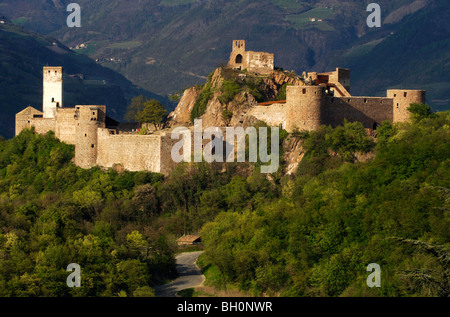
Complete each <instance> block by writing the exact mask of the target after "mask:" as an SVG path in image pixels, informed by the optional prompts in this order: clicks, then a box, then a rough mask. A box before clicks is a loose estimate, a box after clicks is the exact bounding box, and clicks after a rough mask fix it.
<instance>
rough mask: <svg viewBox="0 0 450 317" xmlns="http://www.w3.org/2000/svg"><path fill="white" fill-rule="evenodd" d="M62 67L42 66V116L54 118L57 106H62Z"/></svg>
mask: <svg viewBox="0 0 450 317" xmlns="http://www.w3.org/2000/svg"><path fill="white" fill-rule="evenodd" d="M63 71H64V70H63V68H62V67H60V66H59V67H49V66H45V67H44V81H43V82H44V84H43V98H42V108H43V113H44V118H55V116H56V111H57V109H58V108H62V106H63Z"/></svg>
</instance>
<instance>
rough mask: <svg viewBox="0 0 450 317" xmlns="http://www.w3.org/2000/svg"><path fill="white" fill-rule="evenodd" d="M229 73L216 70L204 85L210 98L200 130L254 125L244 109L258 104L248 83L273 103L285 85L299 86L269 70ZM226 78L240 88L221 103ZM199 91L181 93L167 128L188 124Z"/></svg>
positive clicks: (291, 76) (289, 76)
mask: <svg viewBox="0 0 450 317" xmlns="http://www.w3.org/2000/svg"><path fill="white" fill-rule="evenodd" d="M231 73H232V74H231V75H230V70H227V69H225V68H222V67H221V68H217V69H216V70H215V71H214V73H213V74H212V76H211V78H210V79H209V82H207V84H206V85H209V87H210V89H211V91H212V97H211V98H210V99H209V100H208V102H207V104H206V110H205V112H204V114H203V115H201V116H200V117H199V119H202V120H203V127H209V126H240V125H244V126H246V125H249V124H253V123H255V122H256V118H253V117H251V116H249V115H247V112H248V110H249V109H250V108H252V107H253V106H256V105H257V104H258V101H257V100H256V98H255V97H254V96H253V95H252V93H251V92H249V91H248V90H246V89H245V87H246V85H247V84H248V83H249V82H252V83H253V82H257V88H258V91H259V92H260V93H261V95H262V97H263V98H264V99H265V100H275V99H276V98H277V97H278V96H279V94H280V92H281V90H282V88H283V85H285V84H290V85H303V81H302V80H301V79H300V77H298V76H296V75H295V74H289V73H285V72H282V71H273V72H272V73H271V74H269V75H266V76H258V75H255V74H251V73H245V72H238V71H236V72H231ZM230 77H231V80H232V81H235V82H238V83H239V84H240V85H241V86H242V87H244V88H242V89H240V91H239V92H238V93H236V94H235V95H234V97H233V98H232V99H231V101H229V102H228V103H226V104H224V103H223V102H222V101H220V96H222V95H223V94H224V92H223V89H222V87H223V84H224V82H225V81H230ZM206 85H205V86H206ZM202 89H205V88H201V89H199V88H196V87H192V88H189V89H186V90H185V91H184V94H183V96H182V97H181V99H180V102H179V103H178V105H177V107H176V108H175V110H174V111H173V112H171V113H170V114H169V116H168V123H169V125H171V126H174V125H181V124H186V125H187V124H192V123H191V122H190V114H191V112H192V109H193V108H194V106H195V103H196V102H197V100H198V99H199V97H200V94H201V93H202ZM224 110H226V111H227V112H228V116H224Z"/></svg>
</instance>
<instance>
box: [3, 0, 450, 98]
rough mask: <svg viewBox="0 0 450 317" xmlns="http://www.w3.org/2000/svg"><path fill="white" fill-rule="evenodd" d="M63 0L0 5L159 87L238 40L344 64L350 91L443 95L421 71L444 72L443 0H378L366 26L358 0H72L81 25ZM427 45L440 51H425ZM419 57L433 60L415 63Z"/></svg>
mask: <svg viewBox="0 0 450 317" xmlns="http://www.w3.org/2000/svg"><path fill="white" fill-rule="evenodd" d="M69 2H71V1H70V0H52V1H50V0H35V1H33V2H30V1H26V0H2V2H1V4H0V11H1V12H3V13H4V14H5V15H7V16H8V17H10V18H11V19H14V21H16V22H17V23H22V24H23V25H25V26H27V27H29V28H31V29H32V30H34V31H37V32H40V33H42V34H51V35H52V36H55V37H56V38H58V39H59V40H60V41H62V42H63V43H65V44H66V45H68V46H73V47H76V46H77V45H80V44H87V48H80V49H79V50H77V52H80V53H83V54H86V55H88V56H90V57H91V58H93V59H96V60H98V63H100V64H101V65H103V66H106V67H109V68H111V69H114V70H116V71H118V72H120V73H121V74H123V75H124V76H126V78H128V79H129V80H130V81H132V82H133V83H134V84H138V85H139V86H141V87H143V88H145V89H148V90H152V91H156V92H157V93H159V94H170V93H173V92H175V91H180V90H182V89H183V88H186V87H188V86H192V85H195V84H200V83H203V82H204V81H205V78H206V76H207V75H208V74H209V73H210V72H211V71H212V70H213V69H215V68H216V67H217V66H218V64H221V63H224V62H226V61H227V59H228V57H229V53H230V50H231V41H232V40H233V39H244V40H246V41H247V48H248V50H254V51H267V52H271V53H274V54H275V63H276V66H279V67H283V68H285V69H289V70H295V71H296V72H297V73H301V72H302V71H329V70H330V69H334V68H335V67H336V66H343V67H345V66H346V67H351V70H352V88H353V89H352V91H353V92H355V93H364V94H369V95H372V94H380V93H382V92H383V91H384V90H385V89H386V88H388V87H391V86H394V85H398V84H400V85H405V86H406V85H407V86H408V88H415V87H417V86H418V85H420V87H423V85H428V86H425V87H424V88H426V89H427V90H428V100H437V99H450V96H449V95H448V93H445V86H444V85H445V82H446V81H442V80H439V81H435V80H434V79H433V81H432V82H431V83H435V82H437V83H438V84H437V85H429V84H430V81H429V80H425V79H420V78H426V77H432V78H438V77H445V76H446V74H448V73H450V72H449V70H450V69H449V68H450V66H449V65H448V63H447V62H446V60H447V57H446V55H445V53H446V52H448V47H447V45H446V44H445V43H444V44H445V45H444V46H442V44H443V43H442V40H443V38H444V36H446V34H447V33H446V32H442V31H441V30H446V29H448V27H449V25H450V22H449V19H448V18H447V13H446V12H447V11H446V9H445V7H446V6H448V4H447V2H448V1H446V0H398V1H389V0H379V1H377V3H378V4H380V6H381V10H382V12H381V13H382V19H383V23H382V27H381V28H373V29H371V28H369V27H367V25H366V18H367V16H368V14H369V13H368V12H367V11H366V7H367V4H368V3H369V1H366V2H363V3H361V1H360V0H342V1H336V0H319V1H312V0H307V1H297V0H292V1H291V0H263V1H260V0H227V1H224V0H214V1H212V0H128V1H123V0H78V1H77V3H79V4H80V5H81V7H82V27H81V28H68V27H67V26H66V25H65V23H66V21H65V19H66V17H67V15H68V13H67V12H66V11H65V7H66V5H67V4H68V3H69ZM314 19H315V20H314ZM312 20H314V21H312ZM319 20H320V21H319ZM417 21H422V22H420V24H421V25H422V26H423V27H424V28H425V29H417V27H418V26H419V24H418V23H417ZM438 21H439V22H438ZM436 26H437V27H436ZM408 30H416V31H417V32H416V34H417V36H414V34H415V33H414V32H409V33H408ZM391 32H393V35H391ZM406 38H407V39H408V43H406V44H402V41H401V40H402V39H406ZM396 45H401V47H400V48H398V49H396V47H397V46H396ZM422 45H426V46H427V48H424V47H422ZM375 47H377V49H376V50H375V49H374V48H375ZM407 47H412V48H414V49H415V50H417V51H422V50H424V51H423V54H422V53H420V52H418V53H419V54H411V51H409V50H404V48H407ZM434 47H435V48H439V50H440V51H441V52H443V53H442V54H440V55H439V54H434V55H429V54H428V53H429V52H433V50H434V49H433V48H434ZM371 49H372V50H371ZM394 50H395V51H394ZM436 51H437V50H434V53H436ZM424 56H427V57H426V58H425V59H424ZM423 60H426V61H430V60H432V62H433V65H431V67H430V68H428V67H422V66H423V65H427V64H426V63H423ZM387 61H392V62H391V64H389V63H386V62H387ZM369 64H370V65H369ZM417 65H419V66H420V67H419V68H420V72H419V73H418V74H416V76H414V72H413V71H412V70H413V69H414V68H417ZM368 69H372V70H373V72H372V71H368ZM392 74H396V76H391V75H392ZM402 75H405V76H406V77H407V78H406V80H404V79H405V78H403V77H402ZM419 77H420V78H419ZM387 78H390V79H389V80H387ZM438 86H440V87H441V88H440V89H436V87H438ZM444 106H445V105H444Z"/></svg>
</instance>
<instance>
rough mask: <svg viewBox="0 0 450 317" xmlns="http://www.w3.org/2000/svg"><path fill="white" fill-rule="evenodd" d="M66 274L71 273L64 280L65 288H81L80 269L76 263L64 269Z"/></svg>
mask: <svg viewBox="0 0 450 317" xmlns="http://www.w3.org/2000/svg"><path fill="white" fill-rule="evenodd" d="M66 271H67V272H72V271H73V273H71V274H69V276H68V277H67V279H66V283H67V286H69V287H81V267H80V265H79V264H77V263H70V264H69V265H68V266H67V269H66Z"/></svg>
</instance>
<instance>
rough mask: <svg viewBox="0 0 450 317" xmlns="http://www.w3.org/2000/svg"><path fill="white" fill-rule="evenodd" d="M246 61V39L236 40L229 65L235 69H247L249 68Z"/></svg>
mask: <svg viewBox="0 0 450 317" xmlns="http://www.w3.org/2000/svg"><path fill="white" fill-rule="evenodd" d="M246 62H247V61H246V54H245V41H244V40H234V41H233V47H232V51H231V55H230V60H229V62H228V67H231V68H234V69H245V68H247V64H246Z"/></svg>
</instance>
